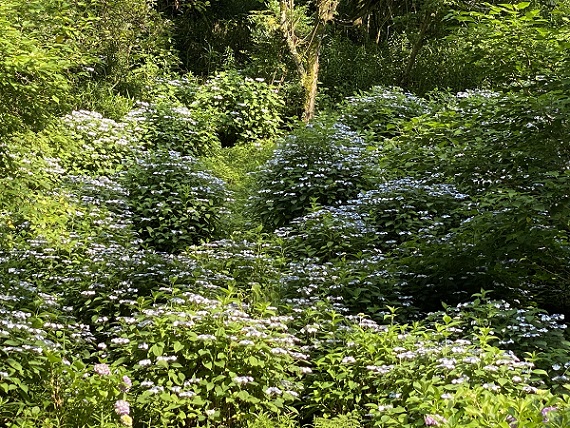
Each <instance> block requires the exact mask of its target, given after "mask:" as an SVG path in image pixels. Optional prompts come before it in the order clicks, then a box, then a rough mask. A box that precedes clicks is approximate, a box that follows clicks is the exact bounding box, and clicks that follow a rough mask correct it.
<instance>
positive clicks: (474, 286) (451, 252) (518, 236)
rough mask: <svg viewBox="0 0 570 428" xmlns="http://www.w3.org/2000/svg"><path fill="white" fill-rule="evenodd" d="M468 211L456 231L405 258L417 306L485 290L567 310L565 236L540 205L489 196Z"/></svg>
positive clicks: (463, 298) (519, 198) (569, 295)
mask: <svg viewBox="0 0 570 428" xmlns="http://www.w3.org/2000/svg"><path fill="white" fill-rule="evenodd" d="M471 209H472V211H471V215H469V216H468V217H467V218H466V219H465V220H464V221H462V222H461V224H460V225H459V226H458V227H457V228H455V229H452V230H451V231H450V232H449V233H448V234H446V235H445V236H442V237H441V238H440V239H436V240H432V241H431V242H423V243H417V242H415V243H414V244H413V245H411V246H410V249H411V254H410V255H409V257H404V258H403V259H402V264H403V265H404V267H405V268H404V269H405V270H407V271H408V272H409V276H408V278H407V286H409V287H410V290H411V291H410V293H411V294H413V295H414V296H415V297H416V298H417V299H418V305H420V306H422V307H423V308H424V309H428V310H433V309H436V308H437V306H439V304H440V302H442V301H445V302H448V303H457V302H461V301H466V300H467V299H468V298H469V296H471V295H472V294H474V293H476V292H477V291H478V290H480V289H482V288H484V289H488V290H492V291H493V293H494V296H496V297H497V298H500V299H505V300H507V301H511V302H512V301H514V300H515V299H518V300H520V301H522V302H523V303H525V304H528V303H530V302H537V303H538V304H539V305H540V306H541V307H543V308H547V309H549V310H552V311H555V312H563V313H568V310H569V308H570V290H568V287H567V285H566V284H568V283H569V280H570V271H569V270H568V263H567V260H568V257H570V252H569V250H570V246H569V245H568V236H567V232H566V231H563V230H560V228H559V227H557V226H556V224H555V222H554V221H553V218H552V217H550V216H549V213H548V211H545V210H544V206H543V204H542V203H541V202H539V201H538V200H537V199H535V198H533V197H531V196H528V195H524V194H515V193H511V194H497V195H489V196H486V197H485V198H483V199H482V200H481V201H479V202H478V203H476V204H474V205H472V206H471Z"/></svg>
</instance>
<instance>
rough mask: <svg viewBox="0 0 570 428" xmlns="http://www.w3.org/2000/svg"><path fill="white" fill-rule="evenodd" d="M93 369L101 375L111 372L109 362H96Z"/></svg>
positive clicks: (107, 374)
mask: <svg viewBox="0 0 570 428" xmlns="http://www.w3.org/2000/svg"><path fill="white" fill-rule="evenodd" d="M93 371H94V372H95V373H97V374H98V375H101V376H109V375H110V374H111V369H110V368H109V366H108V365H107V364H95V365H94V366H93Z"/></svg>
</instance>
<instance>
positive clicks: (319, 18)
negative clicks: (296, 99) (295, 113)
mask: <svg viewBox="0 0 570 428" xmlns="http://www.w3.org/2000/svg"><path fill="white" fill-rule="evenodd" d="M338 3H339V2H338V1H337V0H315V2H314V5H313V6H314V8H313V9H311V8H309V7H308V6H306V5H305V6H301V7H299V6H297V5H295V0H279V12H278V13H279V29H280V31H281V34H282V36H283V38H284V40H285V43H286V44H287V48H288V50H289V54H290V55H291V58H292V59H293V62H294V63H295V67H296V70H297V74H298V76H299V78H300V81H301V85H302V88H303V116H302V119H303V121H305V122H308V121H310V120H311V119H312V118H313V117H314V115H315V100H316V97H317V89H318V81H319V56H320V51H321V45H322V42H323V38H324V36H325V33H326V28H327V25H328V24H329V23H331V22H332V21H333V19H334V17H335V14H336V11H337V8H338ZM300 13H302V14H303V17H305V18H308V19H305V20H303V19H301V17H300V16H299V15H300ZM303 23H304V25H303Z"/></svg>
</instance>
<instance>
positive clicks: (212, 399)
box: [111, 292, 306, 426]
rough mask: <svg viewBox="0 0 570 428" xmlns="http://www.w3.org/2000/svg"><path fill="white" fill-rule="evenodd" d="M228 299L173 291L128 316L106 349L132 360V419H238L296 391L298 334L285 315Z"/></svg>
mask: <svg viewBox="0 0 570 428" xmlns="http://www.w3.org/2000/svg"><path fill="white" fill-rule="evenodd" d="M246 310H247V308H245V307H242V306H241V305H240V304H239V303H238V302H236V301H233V300H232V299H225V302H222V301H218V300H210V299H206V298H204V297H202V296H200V295H196V294H193V293H192V292H174V293H173V295H172V297H171V299H170V301H169V302H168V303H167V306H154V307H148V308H145V309H143V310H142V311H141V312H140V313H138V314H134V318H131V317H129V318H125V319H124V322H123V323H122V326H121V330H120V331H118V332H117V336H116V340H113V341H112V342H113V343H114V345H113V347H112V349H111V353H112V355H114V356H115V357H116V358H119V359H120V360H121V361H125V362H128V364H129V365H132V366H133V370H134V371H133V375H134V377H135V378H136V379H138V380H139V381H138V382H136V383H135V384H134V392H135V393H136V394H137V412H136V413H135V418H136V419H137V420H139V421H141V422H142V423H143V424H144V425H145V426H156V425H157V424H158V423H160V424H168V425H169V426H188V424H190V423H192V424H200V425H202V424H205V423H207V422H206V421H209V423H210V424H214V425H222V424H223V425H226V426H228V425H230V426H243V425H245V423H247V421H248V420H251V418H252V416H253V415H255V414H256V413H261V412H269V413H270V414H272V415H278V414H279V413H281V412H283V411H285V409H286V407H287V405H289V404H290V403H292V402H294V401H295V399H296V397H298V396H299V393H300V388H301V385H300V383H299V380H300V378H301V372H302V370H301V366H302V365H303V359H305V358H306V356H304V355H303V354H301V353H300V352H298V349H297V347H296V345H295V343H296V341H297V339H296V338H295V337H293V336H291V335H290V334H287V333H286V330H287V323H288V322H289V321H290V319H289V318H288V317H280V316H276V314H275V313H273V312H272V311H267V312H265V313H261V314H259V315H250V314H248V313H247V312H246Z"/></svg>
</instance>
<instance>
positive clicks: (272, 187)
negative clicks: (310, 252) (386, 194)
mask: <svg viewBox="0 0 570 428" xmlns="http://www.w3.org/2000/svg"><path fill="white" fill-rule="evenodd" d="M374 172H375V162H374V155H373V153H372V152H371V151H369V150H368V148H367V147H366V144H365V142H364V140H363V139H362V138H360V137H359V136H358V135H357V134H356V133H354V132H353V131H351V130H350V129H349V128H348V127H346V126H345V125H342V124H339V123H336V124H332V125H330V124H324V123H315V124H311V125H308V126H306V127H303V128H300V129H298V130H297V131H295V132H294V133H293V134H292V135H290V136H289V137H288V138H286V139H285V141H284V142H283V143H282V144H281V145H280V146H279V147H278V148H277V150H276V151H275V154H274V156H273V158H272V159H270V160H269V161H268V162H267V163H266V164H265V165H264V166H263V167H261V168H260V169H259V170H258V171H257V172H255V174H254V178H255V181H256V183H255V191H254V193H253V195H252V196H251V197H250V198H249V203H250V208H251V210H252V212H253V213H254V214H255V215H256V216H257V217H258V218H259V219H260V220H261V221H262V223H263V225H264V227H265V228H266V229H268V230H273V229H275V228H276V227H280V226H284V225H286V224H287V223H288V222H290V221H291V220H293V219H294V218H296V217H300V216H302V215H304V214H306V213H308V212H309V210H310V208H311V206H312V205H313V204H315V203H316V204H319V205H323V206H326V205H340V204H342V203H343V202H346V201H347V200H349V199H351V198H354V197H355V196H356V195H357V194H358V192H359V191H360V190H363V189H366V188H369V187H370V183H371V180H372V176H373V175H374Z"/></svg>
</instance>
